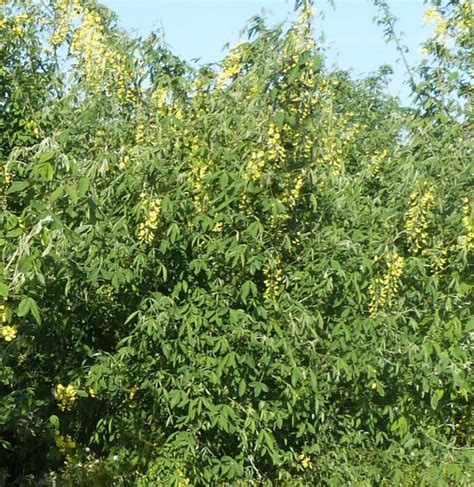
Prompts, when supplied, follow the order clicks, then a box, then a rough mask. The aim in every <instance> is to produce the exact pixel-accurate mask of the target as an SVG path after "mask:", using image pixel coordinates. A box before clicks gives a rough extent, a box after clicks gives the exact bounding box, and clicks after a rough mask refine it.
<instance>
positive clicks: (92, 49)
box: [58, 9, 136, 103]
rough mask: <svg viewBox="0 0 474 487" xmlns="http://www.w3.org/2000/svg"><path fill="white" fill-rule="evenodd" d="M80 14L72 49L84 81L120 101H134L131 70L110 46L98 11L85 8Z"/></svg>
mask: <svg viewBox="0 0 474 487" xmlns="http://www.w3.org/2000/svg"><path fill="white" fill-rule="evenodd" d="M82 14H83V17H82V22H81V24H80V25H79V27H78V28H77V29H76V31H75V32H74V35H73V37H72V42H71V52H72V53H73V54H75V55H76V56H77V57H78V58H79V60H80V66H81V67H82V69H83V71H84V75H85V78H86V80H87V81H88V82H89V84H90V86H91V87H92V88H93V89H97V90H101V89H106V90H107V92H108V93H109V94H116V96H117V98H118V99H119V100H120V101H121V102H126V103H131V102H134V101H135V100H136V93H135V92H134V90H133V89H132V87H131V83H130V80H131V78H132V70H131V69H130V68H129V67H128V66H127V58H126V56H125V54H122V53H121V52H120V51H119V50H118V49H117V48H115V47H113V46H112V39H110V38H109V37H108V36H107V31H106V26H105V23H104V21H103V19H102V18H101V16H100V15H99V13H98V12H97V11H95V10H92V9H84V10H83V12H82ZM58 37H59V34H58Z"/></svg>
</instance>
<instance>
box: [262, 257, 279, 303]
mask: <svg viewBox="0 0 474 487" xmlns="http://www.w3.org/2000/svg"><path fill="white" fill-rule="evenodd" d="M279 265H280V261H279V260H278V259H277V260H276V261H275V264H274V265H270V264H267V265H265V266H264V268H263V274H264V276H265V279H264V281H263V282H264V284H265V292H264V297H265V298H267V299H270V300H271V299H276V298H278V296H279V295H280V293H281V283H282V281H283V271H282V270H281V268H280V267H279Z"/></svg>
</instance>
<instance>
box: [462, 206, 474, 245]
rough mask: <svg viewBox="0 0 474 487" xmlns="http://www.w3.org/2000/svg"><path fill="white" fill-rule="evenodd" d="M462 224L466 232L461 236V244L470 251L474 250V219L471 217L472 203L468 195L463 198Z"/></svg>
mask: <svg viewBox="0 0 474 487" xmlns="http://www.w3.org/2000/svg"><path fill="white" fill-rule="evenodd" d="M462 224H463V226H464V230H465V232H466V233H465V235H463V236H462V237H461V242H460V244H461V248H462V249H463V250H465V251H467V252H468V251H470V250H474V220H473V219H472V218H471V205H470V204H469V198H467V197H465V198H463V207H462Z"/></svg>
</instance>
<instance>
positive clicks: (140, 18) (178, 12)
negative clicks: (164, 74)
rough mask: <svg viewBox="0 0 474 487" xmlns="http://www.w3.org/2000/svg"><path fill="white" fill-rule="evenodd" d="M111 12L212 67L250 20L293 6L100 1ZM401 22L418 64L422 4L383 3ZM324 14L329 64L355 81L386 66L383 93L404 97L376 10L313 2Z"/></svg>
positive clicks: (276, 0) (274, 1)
mask: <svg viewBox="0 0 474 487" xmlns="http://www.w3.org/2000/svg"><path fill="white" fill-rule="evenodd" d="M102 3H103V4H105V5H107V6H108V7H110V8H111V9H112V10H114V11H115V12H116V13H117V14H118V15H119V17H120V19H121V24H122V26H123V27H125V28H126V29H127V30H129V31H130V32H132V33H137V34H140V35H146V34H147V33H149V32H150V31H151V30H153V29H156V28H162V29H163V30H164V33H165V40H166V42H167V43H168V44H169V45H170V46H171V48H172V50H173V52H174V53H175V54H177V55H179V56H181V57H183V58H185V59H187V60H191V59H194V58H199V59H200V60H201V61H202V62H217V61H219V59H221V58H222V57H223V55H224V51H223V46H224V45H225V44H226V43H227V42H229V43H230V44H231V45H232V44H234V43H236V42H237V41H238V39H239V33H240V31H241V29H242V28H243V27H244V26H245V24H246V22H247V21H248V19H249V18H250V17H252V16H253V15H255V14H260V13H262V11H264V12H265V16H266V17H267V18H268V20H269V21H270V22H273V23H277V22H281V21H284V20H285V19H288V18H291V16H292V9H293V3H294V2H293V0H102ZM388 3H389V5H390V7H391V8H392V11H393V12H394V13H395V15H396V16H397V17H398V18H399V19H400V20H399V28H400V29H401V30H403V32H404V35H405V37H404V39H405V44H406V45H407V46H408V47H409V48H410V53H409V55H408V58H409V60H410V62H411V63H415V62H417V61H419V60H420V53H419V44H420V42H421V41H422V40H423V39H424V38H425V37H426V35H427V30H426V29H425V28H424V26H423V10H424V2H423V0H388ZM318 6H319V9H322V10H324V13H325V17H324V19H318V21H317V24H316V34H317V35H319V34H320V33H321V32H324V34H325V38H326V41H325V44H324V45H325V46H326V47H327V48H328V53H327V55H328V60H329V62H330V64H337V65H338V66H340V67H342V68H344V69H350V70H352V72H353V74H354V76H358V75H363V74H367V73H370V72H372V71H374V70H376V69H377V68H378V67H379V66H380V65H382V64H391V65H392V66H394V68H395V75H394V79H393V81H392V83H391V84H390V86H388V89H389V91H390V92H391V93H393V94H400V95H401V96H402V98H405V97H406V94H407V89H406V87H404V85H403V78H404V77H403V72H404V71H403V68H402V66H401V65H398V66H397V59H398V55H397V52H396V50H395V48H394V46H393V45H387V44H385V42H384V40H383V33H382V30H381V27H378V26H377V25H376V24H375V23H374V22H373V21H372V18H373V17H374V15H375V14H376V10H375V8H374V6H373V5H372V3H371V2H370V0H336V9H335V10H334V9H332V8H331V7H330V5H329V3H328V2H327V1H324V0H323V1H321V0H320V1H319V2H318V1H317V2H316V8H318Z"/></svg>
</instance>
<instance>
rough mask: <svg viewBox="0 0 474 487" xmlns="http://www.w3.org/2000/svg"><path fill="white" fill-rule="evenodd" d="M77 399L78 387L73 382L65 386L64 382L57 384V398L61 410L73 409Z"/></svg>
mask: <svg viewBox="0 0 474 487" xmlns="http://www.w3.org/2000/svg"><path fill="white" fill-rule="evenodd" d="M76 399H77V388H76V386H74V385H73V384H69V385H68V386H67V387H64V386H63V385H62V384H58V385H57V386H56V400H57V401H58V406H59V409H61V411H65V410H66V409H68V410H69V409H71V408H72V406H73V404H74V403H75V401H76Z"/></svg>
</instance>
